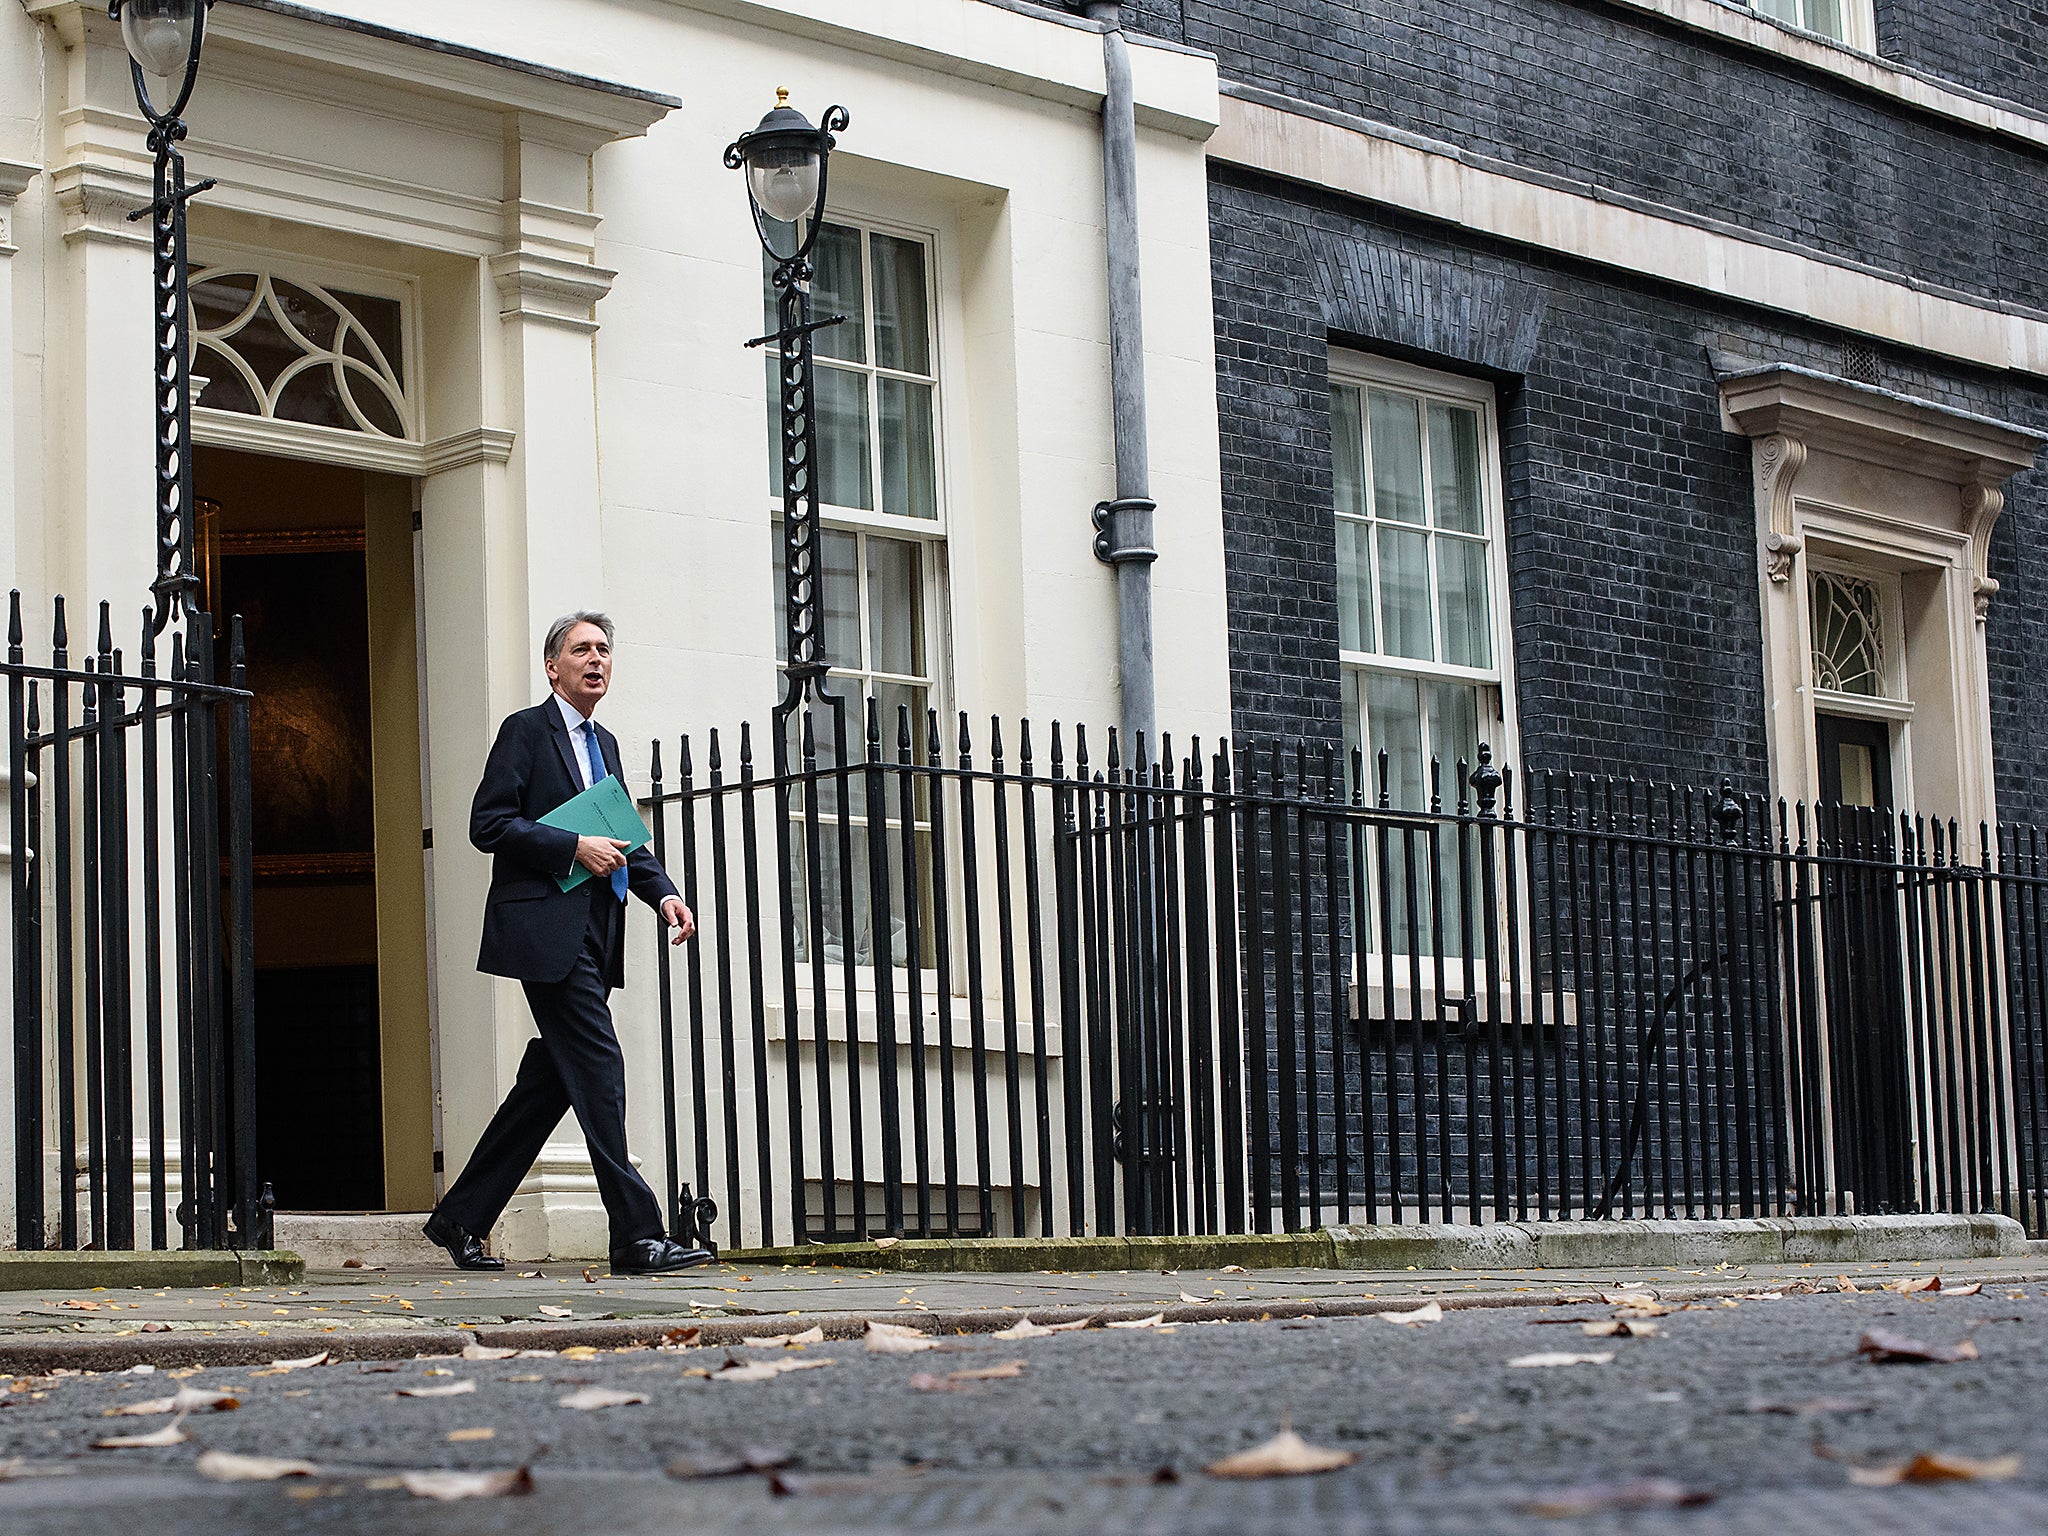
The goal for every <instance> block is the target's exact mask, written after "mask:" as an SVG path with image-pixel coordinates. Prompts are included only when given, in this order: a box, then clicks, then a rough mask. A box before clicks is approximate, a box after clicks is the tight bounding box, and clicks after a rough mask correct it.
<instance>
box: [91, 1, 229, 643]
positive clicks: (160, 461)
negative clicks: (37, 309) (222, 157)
mask: <svg viewBox="0 0 2048 1536" xmlns="http://www.w3.org/2000/svg"><path fill="white" fill-rule="evenodd" d="M212 4H213V0H108V5H107V14H108V16H110V17H112V18H113V19H114V20H116V21H118V22H120V24H121V41H122V42H123V43H124V44H126V45H127V48H128V58H129V74H130V75H131V77H132V79H133V81H134V85H135V104H136V105H137V106H138V107H140V108H141V109H142V115H143V116H144V117H146V118H148V119H149V147H150V150H151V151H152V152H153V153H154V154H155V156H156V196H155V199H154V200H153V201H152V202H151V203H150V205H149V206H148V207H147V208H140V209H137V210H136V211H135V212H134V213H131V214H129V215H128V217H129V218H130V219H131V220H140V219H148V220H149V221H150V229H151V233H152V235H153V237H154V238H153V241H152V243H153V245H154V247H155V251H156V282H155V286H154V288H153V289H152V290H151V294H150V308H151V314H152V319H151V326H152V329H153V331H154V333H155V338H156V358H155V370H154V380H155V384H154V387H155V390H156V580H155V581H154V582H152V583H151V584H150V590H151V591H152V592H153V593H154V594H155V595H156V596H155V602H154V604H153V605H152V608H153V615H154V617H153V622H154V623H155V625H156V632H157V633H158V634H161V633H163V630H164V626H165V625H166V624H167V623H169V622H170V618H171V614H172V611H173V610H174V609H175V610H176V611H177V612H179V613H180V614H181V615H182V616H184V617H185V618H186V619H188V620H189V619H191V618H193V617H196V616H197V614H198V612H199V605H198V602H197V601H196V597H195V594H196V592H197V589H198V586H199V575H198V572H197V571H196V570H194V568H193V559H192V543H193V541H192V522H193V520H192V517H191V515H190V509H191V507H192V321H191V307H190V302H189V296H188V293H187V289H188V286H189V277H190V270H191V269H190V264H189V263H188V261H187V259H186V254H185V204H186V202H187V201H188V200H189V199H191V198H193V197H195V196H197V195H198V194H199V193H201V192H204V191H206V190H207V188H209V187H211V186H212V185H213V182H212V181H210V180H209V181H202V182H200V183H199V184H198V185H197V186H191V187H188V186H186V185H185V156H184V153H183V151H182V150H180V148H179V147H178V146H179V145H180V144H181V143H183V141H184V138H185V118H184V111H185V107H186V104H187V103H188V102H190V101H191V99H192V87H193V85H194V84H195V83H196V82H197V81H198V79H199V51H200V49H201V48H203V47H204V46H205V44H206V13H207V11H208V9H209V8H210V7H211V6H212ZM152 82H154V87H155V88H154V89H153V88H152ZM159 91H160V92H161V93H162V96H163V102H162V104H161V105H160V104H159V103H158V101H157V93H158V92H159Z"/></svg>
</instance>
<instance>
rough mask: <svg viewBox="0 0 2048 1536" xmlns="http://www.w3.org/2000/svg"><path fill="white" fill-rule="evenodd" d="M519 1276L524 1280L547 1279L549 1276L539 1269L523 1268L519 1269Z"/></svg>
mask: <svg viewBox="0 0 2048 1536" xmlns="http://www.w3.org/2000/svg"><path fill="white" fill-rule="evenodd" d="M519 1278H520V1279H522V1280H545V1279H547V1276H546V1275H545V1274H544V1273H542V1272H541V1271H540V1270H537V1269H522V1270H521V1271H519Z"/></svg>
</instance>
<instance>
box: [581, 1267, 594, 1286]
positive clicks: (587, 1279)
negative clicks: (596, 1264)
mask: <svg viewBox="0 0 2048 1536" xmlns="http://www.w3.org/2000/svg"><path fill="white" fill-rule="evenodd" d="M583 1283H584V1284H585V1285H595V1284H597V1271H596V1270H594V1269H586V1270H585V1271H583Z"/></svg>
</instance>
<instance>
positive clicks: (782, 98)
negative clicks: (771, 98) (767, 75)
mask: <svg viewBox="0 0 2048 1536" xmlns="http://www.w3.org/2000/svg"><path fill="white" fill-rule="evenodd" d="M775 105H776V107H777V108H778V109H780V108H782V107H786V106H788V105H789V87H788V86H786V85H778V86H777V87H775Z"/></svg>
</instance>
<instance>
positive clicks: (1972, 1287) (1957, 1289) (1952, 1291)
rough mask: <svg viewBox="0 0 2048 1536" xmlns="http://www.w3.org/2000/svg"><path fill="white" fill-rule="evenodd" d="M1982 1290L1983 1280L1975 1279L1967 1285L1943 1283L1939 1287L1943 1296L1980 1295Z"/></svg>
mask: <svg viewBox="0 0 2048 1536" xmlns="http://www.w3.org/2000/svg"><path fill="white" fill-rule="evenodd" d="M1983 1290H1984V1282H1983V1281H1982V1280H1977V1281H1973V1282H1972V1283H1971V1284H1969V1285H1945V1286H1943V1287H1942V1289H1941V1294H1942V1295H1944V1296H1977V1295H1981V1294H1982V1293H1983Z"/></svg>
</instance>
